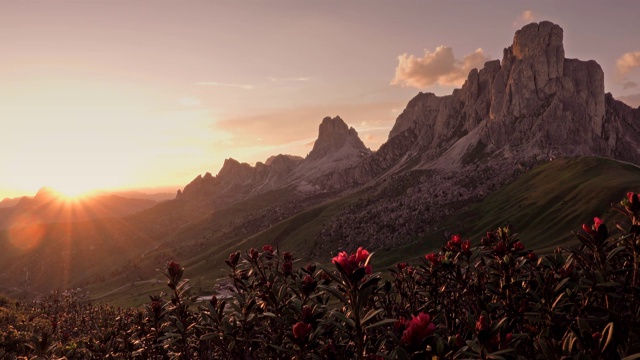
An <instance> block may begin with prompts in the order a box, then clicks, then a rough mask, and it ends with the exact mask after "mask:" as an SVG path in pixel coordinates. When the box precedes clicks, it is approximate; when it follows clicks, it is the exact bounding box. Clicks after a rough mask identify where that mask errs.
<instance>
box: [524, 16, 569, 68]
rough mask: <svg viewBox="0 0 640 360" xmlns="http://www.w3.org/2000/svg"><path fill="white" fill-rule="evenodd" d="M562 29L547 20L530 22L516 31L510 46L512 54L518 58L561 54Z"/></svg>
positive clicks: (562, 49) (562, 51)
mask: <svg viewBox="0 0 640 360" xmlns="http://www.w3.org/2000/svg"><path fill="white" fill-rule="evenodd" d="M562 39H563V30H562V28H561V27H560V26H559V25H556V24H554V23H551V22H549V21H542V22H540V23H539V24H538V23H531V24H529V25H526V26H524V27H523V28H522V29H520V30H518V31H516V34H515V35H514V37H513V45H512V47H511V50H512V53H513V55H514V56H515V57H516V58H518V59H520V60H521V59H523V58H526V57H535V56H540V55H547V54H556V55H560V54H561V55H562V58H564V45H563V44H562Z"/></svg>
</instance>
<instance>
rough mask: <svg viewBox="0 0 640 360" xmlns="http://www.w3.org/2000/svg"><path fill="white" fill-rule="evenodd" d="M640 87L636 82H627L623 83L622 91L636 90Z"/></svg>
mask: <svg viewBox="0 0 640 360" xmlns="http://www.w3.org/2000/svg"><path fill="white" fill-rule="evenodd" d="M637 87H638V83H637V82H635V81H625V82H623V83H622V90H628V89H635V88H637Z"/></svg>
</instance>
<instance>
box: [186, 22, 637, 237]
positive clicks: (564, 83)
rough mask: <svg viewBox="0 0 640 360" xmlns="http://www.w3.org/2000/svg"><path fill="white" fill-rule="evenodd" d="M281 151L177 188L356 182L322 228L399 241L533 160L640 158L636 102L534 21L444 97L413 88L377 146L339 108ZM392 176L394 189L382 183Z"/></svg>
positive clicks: (210, 192)
mask: <svg viewBox="0 0 640 360" xmlns="http://www.w3.org/2000/svg"><path fill="white" fill-rule="evenodd" d="M279 156H280V157H281V158H280V159H281V161H280V164H279V165H278V166H276V163H275V160H273V161H270V162H268V163H265V164H262V163H258V164H256V166H255V167H252V166H250V165H248V164H241V163H238V162H237V161H235V160H232V159H228V160H227V161H225V164H224V166H223V168H222V169H221V170H220V172H219V173H218V175H217V176H216V177H212V176H211V175H210V174H207V175H205V176H204V177H200V176H199V177H198V178H196V179H195V180H194V181H193V182H192V183H191V184H189V185H187V186H186V187H185V189H184V191H183V192H182V193H181V194H179V196H178V198H189V199H199V200H202V199H209V200H215V201H224V202H233V201H236V200H238V199H240V198H247V197H250V196H252V195H256V194H258V193H263V192H265V191H269V190H275V189H279V188H280V189H282V188H285V187H289V186H291V187H290V188H291V191H290V192H289V194H290V197H291V200H295V199H301V198H302V197H304V196H308V195H309V194H314V193H321V192H325V191H327V190H333V191H338V192H340V191H347V190H353V189H359V188H363V187H364V188H368V189H369V190H370V194H371V196H370V198H369V199H368V200H367V201H366V202H363V203H361V204H356V205H354V206H351V207H350V208H349V209H345V210H344V211H343V212H342V213H340V214H338V215H336V216H335V217H334V218H333V220H332V221H331V222H330V223H329V224H327V225H326V226H325V228H324V230H323V231H322V235H321V236H322V237H323V238H325V240H332V241H335V240H336V239H338V238H339V239H342V240H341V241H343V242H345V244H346V245H348V243H349V239H370V241H371V242H372V243H373V244H375V245H387V244H390V243H400V242H402V241H405V240H407V239H409V238H414V237H415V236H418V235H420V234H422V233H424V232H425V231H428V230H430V228H429V226H428V225H425V223H434V224H435V223H437V221H438V220H439V219H441V218H442V217H443V216H446V215H447V214H450V213H452V212H453V211H455V210H456V209H458V208H460V207H461V206H462V204H465V203H469V202H470V201H477V200H479V199H481V198H482V197H484V196H485V195H486V194H487V193H489V192H491V191H493V190H495V189H497V188H499V187H501V186H502V185H504V184H505V183H507V182H509V181H512V180H513V179H515V178H516V177H517V176H518V175H519V174H521V173H522V172H523V171H525V170H528V169H530V168H531V167H533V166H534V165H536V164H539V163H540V162H541V161H548V160H550V159H554V158H556V157H564V156H569V157H576V156H601V157H608V158H613V159H618V160H623V161H628V162H631V163H635V164H640V108H638V109H633V108H631V107H629V106H627V105H626V104H624V103H622V102H620V101H617V100H615V99H614V98H613V97H612V95H611V94H605V92H604V73H603V71H602V68H601V67H600V65H598V64H597V63H596V62H595V61H593V60H588V61H583V60H578V59H571V58H566V56H565V50H564V45H563V29H562V28H561V27H560V26H558V25H556V24H553V23H551V22H548V21H543V22H540V23H532V24H529V25H526V26H524V27H523V28H522V29H520V30H518V31H517V32H516V33H515V35H514V38H513V43H512V44H511V45H510V46H508V47H507V48H505V49H504V51H503V55H502V60H493V61H489V62H487V63H485V64H484V67H483V68H481V69H473V70H471V71H470V73H469V75H468V77H467V79H466V81H465V82H464V84H463V85H462V88H460V89H456V90H454V91H453V93H452V94H451V95H447V96H436V95H435V94H432V93H419V94H418V95H416V96H415V97H414V98H413V99H412V100H411V101H409V103H408V104H407V106H406V108H405V109H404V111H403V112H402V113H401V114H400V115H399V116H398V118H397V120H396V122H395V124H394V126H393V128H392V129H391V131H390V133H389V138H388V140H387V142H386V143H384V144H383V145H382V146H381V147H380V148H379V149H378V150H377V151H375V152H372V151H370V150H369V149H367V148H366V147H365V145H364V144H363V143H362V141H361V140H360V139H359V137H358V134H357V132H356V130H355V129H353V128H349V127H348V125H347V124H346V123H345V122H344V121H343V120H342V119H341V118H340V117H335V118H330V117H326V118H324V119H323V120H322V122H321V124H320V127H319V133H318V139H317V140H316V142H315V144H314V147H313V150H312V151H311V152H310V153H309V155H308V156H307V157H306V158H304V159H302V160H301V159H293V158H290V157H288V158H285V157H284V156H283V155H279ZM397 183H402V184H404V185H403V186H404V187H403V191H402V192H401V193H400V194H397V189H395V187H394V186H392V185H390V184H397ZM393 189H395V190H393ZM391 194H393V196H391ZM223 199H225V200H223ZM400 228H401V229H402V231H399V229H400Z"/></svg>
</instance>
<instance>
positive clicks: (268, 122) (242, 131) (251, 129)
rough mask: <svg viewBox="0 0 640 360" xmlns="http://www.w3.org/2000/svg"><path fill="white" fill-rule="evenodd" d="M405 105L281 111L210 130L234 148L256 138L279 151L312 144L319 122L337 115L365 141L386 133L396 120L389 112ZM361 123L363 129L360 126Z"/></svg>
mask: <svg viewBox="0 0 640 360" xmlns="http://www.w3.org/2000/svg"><path fill="white" fill-rule="evenodd" d="M404 105H405V104H404V103H402V102H383V103H371V104H356V105H351V104H350V105H341V104H327V105H324V106H313V107H299V108H290V109H282V110H280V111H277V112H271V113H263V114H257V115H252V116H243V117H235V118H228V119H223V120H219V121H217V122H215V123H214V125H213V126H214V129H213V130H214V131H220V132H223V133H228V134H230V135H231V140H233V142H234V144H235V146H246V147H249V146H254V145H256V139H257V138H262V141H261V142H260V145H261V146H272V147H279V146H285V145H287V144H293V143H298V142H300V144H301V145H304V144H307V143H310V144H313V142H314V141H315V139H316V137H317V136H318V126H319V125H320V122H321V121H322V119H323V118H324V117H325V116H331V117H334V116H336V115H339V116H340V117H341V118H342V119H343V120H344V121H345V122H346V123H347V124H348V125H349V126H353V127H355V128H356V129H357V131H358V133H359V134H360V136H361V137H362V138H364V136H366V134H367V133H370V132H376V133H377V132H382V133H383V134H384V133H388V132H389V131H390V130H391V127H392V126H393V123H394V120H395V116H393V115H392V114H390V113H389V109H390V108H394V107H395V108H399V107H401V106H404ZM363 122H365V124H366V125H362V124H363ZM381 129H382V130H381ZM384 138H385V137H384V136H380V137H379V140H380V141H379V142H380V143H374V144H370V143H367V146H370V147H372V148H377V147H378V146H380V144H381V143H382V140H383V139H384ZM376 140H378V138H376Z"/></svg>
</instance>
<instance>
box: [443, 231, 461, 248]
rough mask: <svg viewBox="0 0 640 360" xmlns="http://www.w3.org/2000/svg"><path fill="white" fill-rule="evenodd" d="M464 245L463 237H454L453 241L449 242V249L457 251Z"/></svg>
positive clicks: (452, 237)
mask: <svg viewBox="0 0 640 360" xmlns="http://www.w3.org/2000/svg"><path fill="white" fill-rule="evenodd" d="M461 244H462V237H461V236H460V235H458V234H456V235H452V236H451V240H449V241H448V242H447V248H448V249H449V250H457V249H458V248H459V247H460V245H461Z"/></svg>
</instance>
